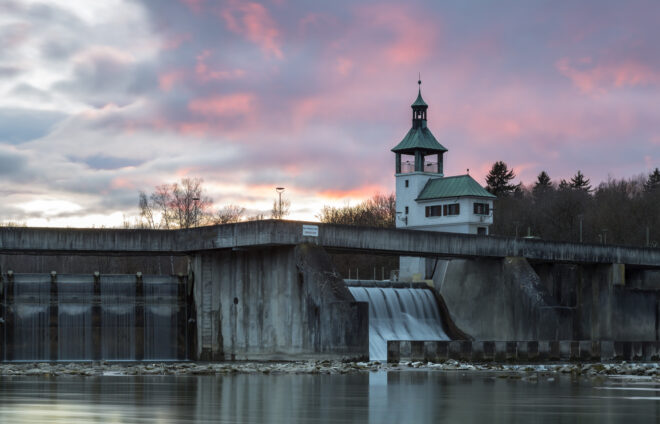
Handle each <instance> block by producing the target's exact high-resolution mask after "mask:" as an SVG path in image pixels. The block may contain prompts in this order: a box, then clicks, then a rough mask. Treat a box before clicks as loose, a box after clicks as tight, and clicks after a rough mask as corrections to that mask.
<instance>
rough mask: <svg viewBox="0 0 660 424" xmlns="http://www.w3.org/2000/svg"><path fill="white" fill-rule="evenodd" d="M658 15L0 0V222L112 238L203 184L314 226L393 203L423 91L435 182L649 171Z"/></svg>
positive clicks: (658, 67)
mask: <svg viewBox="0 0 660 424" xmlns="http://www.w3.org/2000/svg"><path fill="white" fill-rule="evenodd" d="M659 18H660V2H658V1H657V0H649V1H637V0H631V1H625V2H622V1H619V0H617V1H609V0H593V1H580V2H573V1H556V0H552V1H507V0H503V1H497V2H493V1H490V0H488V1H486V0H484V1H478V0H474V1H464V0H455V1H442V2H438V1H430V0H429V1H421V0H410V1H405V2H404V1H393V2H388V1H355V0H333V1H302V0H270V1H263V2H257V1H255V2H251V1H245V0H236V1H234V0H227V1H213V0H180V1H178V0H167V1H165V0H158V1H156V0H102V1H89V0H48V1H46V0H41V1H39V0H0V222H9V221H11V222H18V223H22V224H27V225H34V226H72V227H85V226H96V227H99V226H109V227H111V226H119V225H121V223H122V222H123V221H124V220H129V221H131V220H133V221H134V220H135V219H136V216H137V214H138V209H137V199H138V192H139V191H141V190H142V191H145V192H147V193H149V192H151V191H153V189H154V187H155V186H156V185H160V184H164V183H173V182H176V181H179V180H180V179H181V178H186V177H191V178H203V179H204V187H205V189H206V194H207V195H208V196H210V197H211V198H212V199H213V201H214V206H215V207H217V208H220V207H223V206H225V205H228V204H235V205H241V206H243V207H245V208H246V209H247V211H248V214H249V215H254V214H258V213H265V214H268V213H269V210H270V208H271V207H272V203H273V200H274V199H275V198H276V193H275V187H278V186H282V187H285V188H286V190H285V196H287V197H288V198H289V199H290V201H291V215H290V216H289V218H292V219H305V220H315V219H316V215H317V214H318V213H319V211H320V209H321V208H322V207H323V205H331V206H344V205H346V204H356V203H357V202H359V201H361V200H364V199H366V198H369V197H371V196H372V195H373V194H375V193H377V192H380V193H390V192H393V190H394V154H393V153H392V152H391V151H390V149H391V148H392V147H394V146H395V145H396V144H397V143H398V142H399V141H400V140H401V139H402V138H403V136H404V135H405V134H406V132H407V131H408V129H409V128H410V126H411V110H410V104H411V103H412V102H413V101H414V100H415V98H416V96H417V87H418V86H417V79H418V73H419V74H421V79H422V86H421V89H422V95H423V97H424V100H425V101H426V102H427V103H428V104H429V110H428V125H429V128H430V129H431V131H432V132H433V134H434V135H435V137H436V138H437V139H438V141H439V142H440V143H441V144H442V145H444V146H445V147H446V148H448V149H449V152H448V153H447V154H446V156H445V175H456V174H464V173H466V172H467V169H469V173H470V175H472V176H473V177H474V178H475V179H476V180H477V181H479V182H481V183H482V184H485V182H484V178H485V175H486V174H487V172H488V170H489V169H490V167H491V166H492V164H493V163H494V162H495V161H497V160H502V161H504V162H506V163H507V164H508V165H509V166H510V167H511V168H513V169H514V171H515V173H516V174H517V178H516V181H522V182H523V183H525V184H531V183H533V181H534V180H535V178H536V176H537V175H538V173H539V172H541V171H542V170H545V171H546V172H548V174H549V175H550V177H551V178H552V179H553V180H554V181H559V179H560V178H566V179H568V178H570V177H571V176H572V175H574V174H575V172H576V171H577V170H578V169H579V170H581V171H582V172H583V173H584V174H585V175H586V176H587V177H588V178H590V179H591V182H592V183H593V184H594V185H597V184H598V183H599V182H601V181H606V180H607V179H608V178H631V177H635V176H638V175H640V174H646V173H648V172H650V171H651V170H652V169H653V168H655V167H658V166H660V42H659V41H658V40H660V25H658V19H659Z"/></svg>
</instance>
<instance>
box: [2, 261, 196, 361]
mask: <svg viewBox="0 0 660 424" xmlns="http://www.w3.org/2000/svg"><path fill="white" fill-rule="evenodd" d="M96 284H98V286H96V287H97V289H96V293H95V282H94V278H93V277H92V276H91V275H58V276H56V278H55V279H54V281H52V280H51V276H50V275H49V274H17V275H15V276H14V282H12V283H11V284H9V283H5V284H3V285H2V287H3V290H4V292H3V296H2V299H3V302H2V304H1V305H0V307H1V310H2V316H1V318H2V320H3V322H2V326H3V330H4V331H3V332H2V337H0V344H1V346H0V351H1V352H2V358H3V359H4V360H6V361H51V360H57V361H81V360H98V359H103V360H111V361H114V360H129V361H131V360H142V359H143V360H177V359H178V360H181V359H185V357H186V354H185V346H186V331H187V329H186V314H187V312H186V311H187V309H186V304H185V299H181V296H183V294H182V293H180V290H179V289H180V288H181V287H183V286H181V284H180V283H179V282H178V280H177V279H175V278H171V277H169V276H144V277H143V278H142V281H141V283H140V284H138V283H137V282H136V277H135V276H134V275H103V276H101V278H100V281H98V282H97V283H96ZM182 352H183V353H182Z"/></svg>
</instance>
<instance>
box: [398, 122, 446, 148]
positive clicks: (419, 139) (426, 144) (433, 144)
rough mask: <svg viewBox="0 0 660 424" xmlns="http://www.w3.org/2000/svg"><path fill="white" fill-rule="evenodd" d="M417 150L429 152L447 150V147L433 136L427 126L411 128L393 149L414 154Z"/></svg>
mask: <svg viewBox="0 0 660 424" xmlns="http://www.w3.org/2000/svg"><path fill="white" fill-rule="evenodd" d="M415 150H423V151H425V152H427V153H441V152H446V151H447V149H446V148H445V147H444V146H443V145H442V144H440V143H438V140H436V139H435V137H433V134H431V130H429V129H428V128H427V127H426V126H423V127H417V128H411V129H410V131H408V134H406V136H405V137H403V140H401V142H400V143H399V144H397V145H396V147H394V148H393V149H392V151H393V152H394V153H405V154H412V153H414V151H415Z"/></svg>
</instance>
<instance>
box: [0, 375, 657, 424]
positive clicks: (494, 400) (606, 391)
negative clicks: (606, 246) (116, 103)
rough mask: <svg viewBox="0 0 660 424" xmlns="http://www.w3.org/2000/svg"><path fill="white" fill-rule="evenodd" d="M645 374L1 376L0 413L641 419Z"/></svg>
mask: <svg viewBox="0 0 660 424" xmlns="http://www.w3.org/2000/svg"><path fill="white" fill-rule="evenodd" d="M659 399H660V385H658V384H655V383H653V382H651V381H641V382H637V383H623V382H619V381H618V380H596V381H594V380H579V381H571V380H570V378H568V377H562V378H559V377H551V378H548V377H539V379H538V381H524V380H518V379H516V380H510V379H502V378H495V377H492V376H488V375H483V374H476V373H461V372H439V371H401V372H384V371H383V372H376V373H369V374H368V373H364V374H349V375H302V374H281V375H263V374H235V375H225V376H179V377H177V376H150V377H119V376H103V377H70V376H67V377H56V378H45V377H1V378H0V422H2V423H160V424H166V423H206V422H220V423H353V422H355V423H374V424H375V423H484V422H493V423H557V422H561V423H582V424H585V423H586V424H589V423H645V422H649V423H650V422H658V420H659V418H658V417H660V401H659Z"/></svg>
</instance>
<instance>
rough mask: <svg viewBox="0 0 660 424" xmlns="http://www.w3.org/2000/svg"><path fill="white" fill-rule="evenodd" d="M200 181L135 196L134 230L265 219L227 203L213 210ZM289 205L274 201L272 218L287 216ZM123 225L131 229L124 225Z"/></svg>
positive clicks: (187, 180) (285, 201) (286, 201)
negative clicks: (136, 199)
mask: <svg viewBox="0 0 660 424" xmlns="http://www.w3.org/2000/svg"><path fill="white" fill-rule="evenodd" d="M203 182H204V180H203V179H201V178H182V179H181V181H179V182H175V183H172V184H161V185H158V186H156V187H155V188H154V191H152V192H151V193H150V194H147V193H146V192H144V191H140V192H139V193H138V208H139V210H140V219H139V222H138V223H137V225H136V226H137V227H140V228H152V229H176V228H193V227H200V226H203V225H218V224H230V223H233V222H240V221H251V220H259V219H265V218H266V216H265V215H264V214H256V215H252V216H248V215H247V214H246V209H245V208H244V207H242V206H238V205H234V204H228V205H225V206H222V207H220V208H217V209H214V208H213V199H211V198H210V197H209V196H207V195H206V194H205V192H204V187H203ZM290 206H291V202H290V200H289V199H287V198H286V197H284V198H282V199H281V201H280V200H279V199H276V200H275V201H274V202H273V209H272V211H271V215H270V216H271V217H272V218H274V219H282V218H284V217H285V216H287V215H288V214H289V210H290ZM124 226H130V225H129V224H125V225H124Z"/></svg>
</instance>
